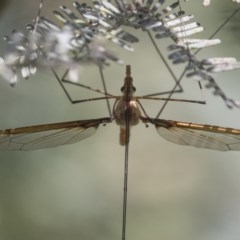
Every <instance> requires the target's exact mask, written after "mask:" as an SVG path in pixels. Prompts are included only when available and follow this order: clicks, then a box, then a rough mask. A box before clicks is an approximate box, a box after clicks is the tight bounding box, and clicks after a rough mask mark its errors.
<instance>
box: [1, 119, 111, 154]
mask: <svg viewBox="0 0 240 240" xmlns="http://www.w3.org/2000/svg"><path fill="white" fill-rule="evenodd" d="M107 122H109V120H108V119H93V120H84V121H72V122H63V123H53V124H46V125H37V126H31V127H23V128H15V129H6V130H0V150H9V151H11V150H19V151H27V150H35V149H42V148H51V147H56V146H60V145H66V144H72V143H76V142H79V141H81V140H83V139H85V138H87V137H90V136H91V135H93V134H94V133H95V132H96V130H97V128H98V126H99V124H101V123H107Z"/></svg>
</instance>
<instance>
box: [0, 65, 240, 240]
mask: <svg viewBox="0 0 240 240" xmlns="http://www.w3.org/2000/svg"><path fill="white" fill-rule="evenodd" d="M121 91H122V95H121V96H113V95H111V96H107V95H106V97H105V99H108V98H115V103H114V105H113V109H112V112H111V115H110V117H105V118H99V119H89V120H80V121H71V122H62V123H52V124H45V125H36V126H30V127H22V128H13V129H6V130H0V150H10V151H11V150H34V149H41V148H50V147H56V146H60V145H65V144H72V143H76V142H78V141H81V140H83V139H85V138H87V137H90V136H91V135H93V134H94V133H95V132H96V130H97V128H98V127H99V125H106V124H108V123H112V122H113V121H115V122H116V124H117V125H119V127H120V144H121V145H123V146H125V163H124V184H123V208H122V209H123V215H122V240H125V239H126V219H127V193H128V192H127V187H128V152H129V138H130V128H131V127H132V126H134V125H137V124H139V122H140V121H142V122H143V123H144V124H146V125H147V124H153V125H155V128H156V130H157V132H158V133H159V134H160V136H162V137H163V138H165V139H166V140H168V141H170V142H173V143H176V144H181V145H189V146H194V147H199V148H209V149H214V150H220V151H228V150H240V129H233V128H225V127H218V126H211V125H203V124H194V123H187V122H179V121H172V120H165V119H159V118H158V117H157V118H150V117H148V115H147V113H146V111H145V110H144V108H143V106H142V104H141V102H140V99H152V100H163V98H155V97H139V96H134V93H135V91H136V88H135V87H134V85H133V78H132V76H131V67H130V65H127V66H126V77H125V79H124V84H123V87H122V88H121ZM165 100H166V99H165ZM167 100H172V99H167ZM181 101H186V102H189V100H181ZM190 102H191V101H190ZM158 115H159V114H158Z"/></svg>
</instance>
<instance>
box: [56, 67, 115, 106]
mask: <svg viewBox="0 0 240 240" xmlns="http://www.w3.org/2000/svg"><path fill="white" fill-rule="evenodd" d="M51 71H52V73H53V74H54V76H55V77H56V79H57V81H58V83H59V84H60V86H61V88H62V90H63V92H64V93H65V95H66V96H67V98H68V100H69V101H70V102H71V103H72V104H76V103H83V102H89V101H97V100H106V99H115V98H117V97H116V96H113V95H110V96H106V95H105V97H97V98H87V99H80V100H73V99H72V98H71V96H70V94H69V93H68V91H67V89H66V88H65V86H64V84H63V82H62V80H61V79H60V78H59V76H58V74H57V73H56V71H55V70H54V69H53V68H51Z"/></svg>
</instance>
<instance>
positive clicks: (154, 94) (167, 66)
mask: <svg viewBox="0 0 240 240" xmlns="http://www.w3.org/2000/svg"><path fill="white" fill-rule="evenodd" d="M147 34H148V36H149V38H150V40H151V42H152V44H153V46H154V48H155V50H156V52H157V53H158V55H159V57H160V58H161V60H162V61H163V63H164V65H165V66H166V68H167V69H168V71H169V73H170V75H171V76H172V78H173V80H174V81H175V83H176V85H175V89H174V93H181V92H183V88H182V86H181V85H180V82H178V78H177V77H176V75H175V74H174V72H173V71H172V69H171V67H170V66H169V64H168V63H167V61H166V59H165V58H164V56H163V54H162V52H161V50H160V49H159V47H158V46H157V44H156V42H155V40H154V38H153V36H152V34H151V33H150V32H149V31H147ZM171 92H172V90H170V91H165V92H158V93H152V94H148V95H145V96H146V97H147V96H149V97H150V96H160V95H164V94H169V93H171Z"/></svg>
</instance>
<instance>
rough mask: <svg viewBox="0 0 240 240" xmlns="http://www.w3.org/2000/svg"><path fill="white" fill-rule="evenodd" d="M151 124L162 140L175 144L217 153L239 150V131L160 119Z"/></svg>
mask: <svg viewBox="0 0 240 240" xmlns="http://www.w3.org/2000/svg"><path fill="white" fill-rule="evenodd" d="M151 122H153V123H154V124H155V127H156V129H157V131H158V133H159V134H160V135H161V136H162V137H163V138H165V139H166V140H168V141H170V142H173V143H176V144H181V145H188V146H194V147H198V148H208V149H214V150H219V151H231V150H236V151H238V150H240V130H239V129H233V128H224V127H218V126H211V125H202V124H194V123H185V122H177V121H171V120H161V119H158V120H154V119H152V121H151Z"/></svg>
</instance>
